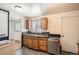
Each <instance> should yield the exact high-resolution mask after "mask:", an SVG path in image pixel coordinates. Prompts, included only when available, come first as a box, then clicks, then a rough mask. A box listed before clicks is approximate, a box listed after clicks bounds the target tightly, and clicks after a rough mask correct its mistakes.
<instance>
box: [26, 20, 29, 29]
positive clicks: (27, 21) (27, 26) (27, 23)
mask: <svg viewBox="0 0 79 59" xmlns="http://www.w3.org/2000/svg"><path fill="white" fill-rule="evenodd" d="M26 29H28V30H29V20H26Z"/></svg>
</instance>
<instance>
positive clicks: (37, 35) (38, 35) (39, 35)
mask: <svg viewBox="0 0 79 59" xmlns="http://www.w3.org/2000/svg"><path fill="white" fill-rule="evenodd" d="M23 35H27V36H36V37H49V35H42V34H30V33H23Z"/></svg>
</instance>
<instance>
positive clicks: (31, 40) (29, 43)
mask: <svg viewBox="0 0 79 59" xmlns="http://www.w3.org/2000/svg"><path fill="white" fill-rule="evenodd" d="M32 42H33V38H31V37H29V38H28V48H33V47H32V46H33V43H32Z"/></svg>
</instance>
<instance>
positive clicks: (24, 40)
mask: <svg viewBox="0 0 79 59" xmlns="http://www.w3.org/2000/svg"><path fill="white" fill-rule="evenodd" d="M27 39H28V38H27V37H26V36H24V37H23V46H25V47H27V46H28V41H27Z"/></svg>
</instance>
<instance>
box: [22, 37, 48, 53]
mask: <svg viewBox="0 0 79 59" xmlns="http://www.w3.org/2000/svg"><path fill="white" fill-rule="evenodd" d="M23 46H25V47H28V48H32V49H35V50H41V51H46V52H47V38H44V37H31V36H24V37H23Z"/></svg>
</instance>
